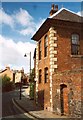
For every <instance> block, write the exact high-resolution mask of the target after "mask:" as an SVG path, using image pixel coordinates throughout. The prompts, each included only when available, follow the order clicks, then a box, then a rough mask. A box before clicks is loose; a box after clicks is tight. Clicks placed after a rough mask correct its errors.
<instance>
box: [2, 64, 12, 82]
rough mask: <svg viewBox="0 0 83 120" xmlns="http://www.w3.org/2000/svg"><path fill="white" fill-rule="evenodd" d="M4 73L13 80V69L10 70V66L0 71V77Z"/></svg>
mask: <svg viewBox="0 0 83 120" xmlns="http://www.w3.org/2000/svg"><path fill="white" fill-rule="evenodd" d="M4 75H7V76H8V77H10V79H11V81H13V70H11V69H10V67H8V66H7V67H6V68H5V69H4V70H1V71H0V77H1V76H4Z"/></svg>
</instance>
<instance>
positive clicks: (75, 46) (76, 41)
mask: <svg viewBox="0 0 83 120" xmlns="http://www.w3.org/2000/svg"><path fill="white" fill-rule="evenodd" d="M79 47H80V45H79V35H78V34H73V35H72V54H73V55H74V54H75V55H78V54H79Z"/></svg>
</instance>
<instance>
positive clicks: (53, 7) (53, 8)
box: [49, 4, 58, 16]
mask: <svg viewBox="0 0 83 120" xmlns="http://www.w3.org/2000/svg"><path fill="white" fill-rule="evenodd" d="M57 11H58V5H54V4H52V6H51V11H50V13H49V14H50V16H52V15H53V14H54V13H56V12H57Z"/></svg>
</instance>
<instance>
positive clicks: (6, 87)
mask: <svg viewBox="0 0 83 120" xmlns="http://www.w3.org/2000/svg"><path fill="white" fill-rule="evenodd" d="M1 79H2V91H3V92H5V91H6V92H7V91H11V90H12V89H14V84H13V82H12V81H10V80H11V79H10V77H8V76H7V75H4V76H2V77H1Z"/></svg>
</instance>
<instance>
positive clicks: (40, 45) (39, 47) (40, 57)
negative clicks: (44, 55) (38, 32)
mask: <svg viewBox="0 0 83 120" xmlns="http://www.w3.org/2000/svg"><path fill="white" fill-rule="evenodd" d="M41 50H42V48H41V40H40V41H39V60H41Z"/></svg>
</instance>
